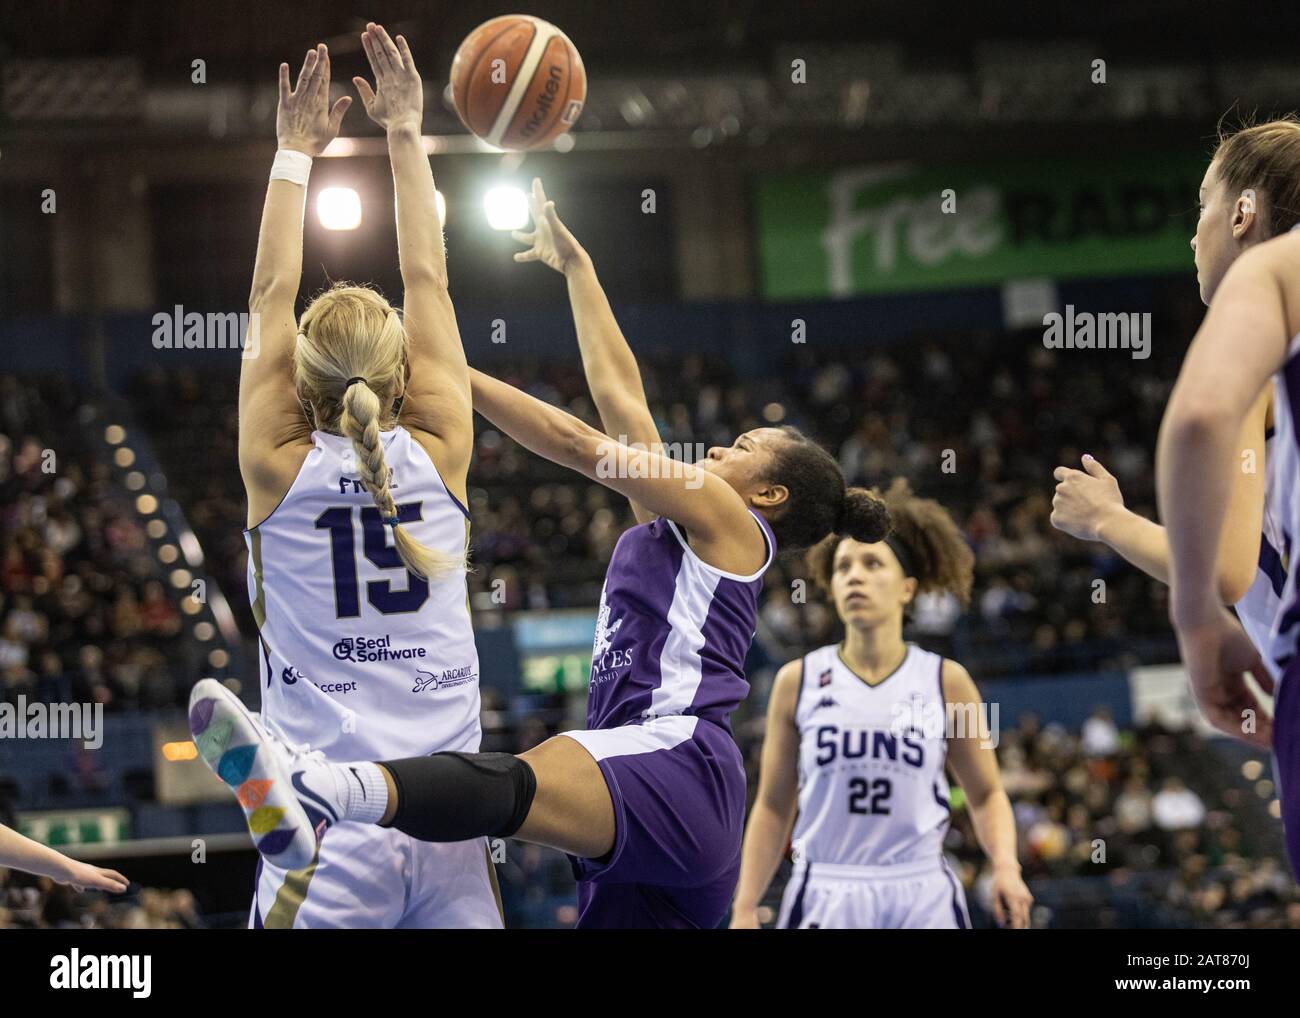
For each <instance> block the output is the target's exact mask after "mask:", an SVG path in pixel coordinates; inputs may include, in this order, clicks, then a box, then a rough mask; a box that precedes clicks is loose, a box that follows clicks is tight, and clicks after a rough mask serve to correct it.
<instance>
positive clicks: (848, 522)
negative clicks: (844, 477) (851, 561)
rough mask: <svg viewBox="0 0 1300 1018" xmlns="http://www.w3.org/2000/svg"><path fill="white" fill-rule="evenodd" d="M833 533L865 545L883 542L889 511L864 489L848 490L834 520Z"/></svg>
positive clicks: (881, 501)
mask: <svg viewBox="0 0 1300 1018" xmlns="http://www.w3.org/2000/svg"><path fill="white" fill-rule="evenodd" d="M835 533H837V534H842V535H844V536H846V537H851V538H853V539H854V540H855V541H862V542H863V543H865V544H875V543H876V542H877V541H883V540H884V539H885V536H886V535H887V534H888V533H889V510H888V509H887V508H886V507H885V503H884V501H883V500H882V499H880V498H877V497H876V496H875V495H873V494H871V492H869V491H867V490H866V489H865V488H849V489H847V490H846V491H845V492H844V501H843V502H841V503H840V511H839V514H838V515H837V517H836V520H835Z"/></svg>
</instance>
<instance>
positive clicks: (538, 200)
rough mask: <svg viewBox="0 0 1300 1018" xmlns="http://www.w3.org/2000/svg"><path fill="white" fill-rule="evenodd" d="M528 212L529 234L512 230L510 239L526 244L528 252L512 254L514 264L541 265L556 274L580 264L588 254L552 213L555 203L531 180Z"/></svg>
mask: <svg viewBox="0 0 1300 1018" xmlns="http://www.w3.org/2000/svg"><path fill="white" fill-rule="evenodd" d="M528 208H529V210H530V211H531V212H532V216H533V229H532V232H531V233H526V232H524V231H522V230H514V231H512V232H511V234H510V236H511V237H513V238H514V239H515V240H517V241H519V243H521V244H527V245H528V250H527V251H518V252H516V253H515V261H517V262H542V263H543V264H545V265H549V266H550V267H551V268H553V269H554V270H555V271H556V272H560V273H563V272H567V271H568V270H569V269H571V268H573V267H574V266H575V265H578V264H580V263H581V262H582V260H583V259H584V258H586V256H587V252H586V251H584V250H583V249H582V245H581V244H579V243H578V241H577V240H576V239H575V238H574V236H573V234H572V233H570V232H569V228H568V227H567V226H565V225H564V224H563V223H562V222H560V217H559V215H558V214H557V213H556V211H555V202H553V201H547V199H546V191H545V190H543V189H542V182H541V180H539V179H538V178H536V177H534V178H533V191H532V194H530V195H529V196H528Z"/></svg>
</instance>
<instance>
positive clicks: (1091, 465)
mask: <svg viewBox="0 0 1300 1018" xmlns="http://www.w3.org/2000/svg"><path fill="white" fill-rule="evenodd" d="M1083 469H1084V470H1086V471H1088V473H1090V474H1092V476H1093V477H1110V476H1111V473H1110V471H1109V470H1107V469H1106V468H1105V467H1103V466H1102V465H1101V460H1099V459H1097V458H1096V457H1095V456H1093V455H1091V454H1090V453H1086V452H1085V453H1084V454H1083Z"/></svg>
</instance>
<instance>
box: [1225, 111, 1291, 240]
mask: <svg viewBox="0 0 1300 1018" xmlns="http://www.w3.org/2000/svg"><path fill="white" fill-rule="evenodd" d="M1213 161H1214V163H1216V164H1217V166H1218V175H1219V179H1220V180H1221V181H1223V182H1224V183H1225V184H1226V185H1227V187H1228V190H1229V191H1230V192H1238V193H1239V192H1242V191H1245V190H1246V189H1247V188H1257V189H1258V190H1260V191H1262V192H1263V194H1264V196H1265V198H1266V199H1267V201H1268V210H1267V215H1266V217H1265V223H1266V224H1267V227H1268V235H1269V236H1270V237H1277V236H1280V235H1281V234H1283V233H1286V232H1287V231H1288V230H1290V229H1291V227H1293V226H1295V224H1296V223H1297V222H1300V122H1297V120H1296V117H1295V114H1288V115H1287V116H1285V117H1280V118H1278V119H1277V120H1270V121H1268V122H1266V123H1263V124H1254V125H1249V124H1248V125H1245V126H1243V127H1241V128H1239V129H1237V130H1236V131H1229V130H1227V129H1225V128H1224V127H1223V126H1222V125H1220V128H1219V139H1218V144H1217V145H1216V146H1215V150H1214V159H1213Z"/></svg>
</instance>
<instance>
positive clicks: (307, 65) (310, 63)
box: [293, 49, 316, 95]
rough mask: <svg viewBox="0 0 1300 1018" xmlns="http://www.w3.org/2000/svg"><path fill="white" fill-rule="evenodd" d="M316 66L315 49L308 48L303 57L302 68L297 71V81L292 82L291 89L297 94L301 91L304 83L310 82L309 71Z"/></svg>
mask: <svg viewBox="0 0 1300 1018" xmlns="http://www.w3.org/2000/svg"><path fill="white" fill-rule="evenodd" d="M315 67H316V51H315V50H314V49H309V50H308V51H307V55H306V56H305V57H303V60H302V69H301V70H299V71H298V81H297V82H296V83H295V84H294V87H293V91H294V94H295V95H297V94H298V93H299V92H301V91H302V87H303V86H304V85H307V84H310V83H311V72H312V70H313V69H314V68H315Z"/></svg>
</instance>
